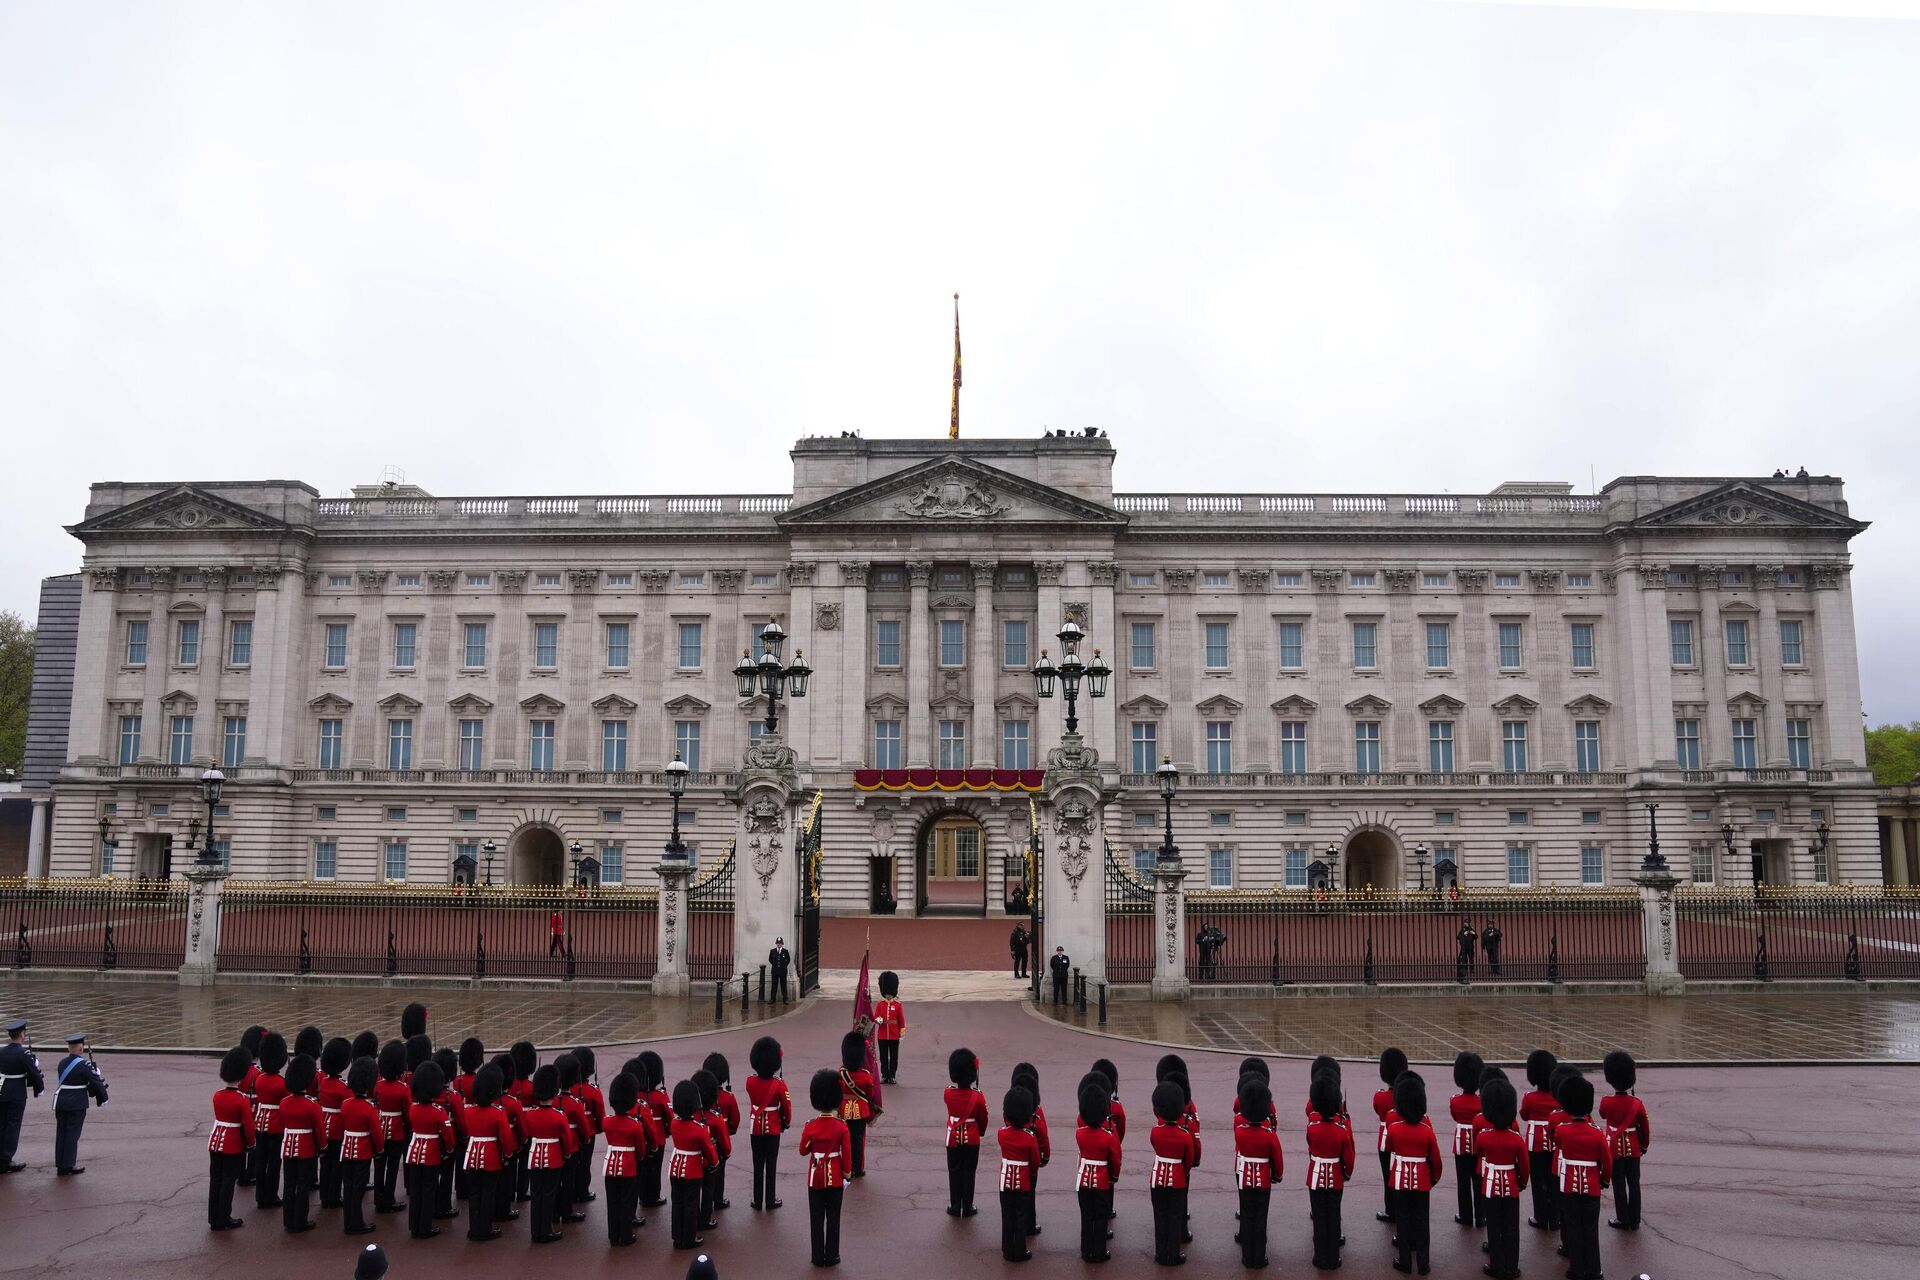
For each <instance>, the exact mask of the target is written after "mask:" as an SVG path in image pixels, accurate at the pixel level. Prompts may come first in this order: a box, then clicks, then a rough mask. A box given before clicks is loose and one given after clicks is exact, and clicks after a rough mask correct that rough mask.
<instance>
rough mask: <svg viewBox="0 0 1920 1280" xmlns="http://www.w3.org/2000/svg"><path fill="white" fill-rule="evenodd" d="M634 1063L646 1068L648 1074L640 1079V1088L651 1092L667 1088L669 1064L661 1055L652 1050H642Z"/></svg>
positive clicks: (635, 1057)
mask: <svg viewBox="0 0 1920 1280" xmlns="http://www.w3.org/2000/svg"><path fill="white" fill-rule="evenodd" d="M634 1061H636V1062H638V1063H639V1064H640V1065H641V1066H642V1067H645V1068H646V1074H645V1075H643V1076H642V1077H641V1078H640V1087H641V1088H642V1089H646V1090H648V1091H649V1092H651V1091H652V1090H654V1089H664V1088H666V1087H667V1064H666V1063H665V1062H664V1061H662V1060H661V1058H660V1055H659V1054H657V1053H655V1052H654V1051H653V1050H651V1049H642V1050H641V1051H640V1052H639V1053H638V1054H636V1055H635V1056H634Z"/></svg>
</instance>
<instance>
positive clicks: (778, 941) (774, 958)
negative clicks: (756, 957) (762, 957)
mask: <svg viewBox="0 0 1920 1280" xmlns="http://www.w3.org/2000/svg"><path fill="white" fill-rule="evenodd" d="M792 965H793V952H791V951H789V950H787V940H786V939H785V938H775V939H774V940H773V950H771V951H769V952H767V967H768V968H769V969H771V970H773V998H774V999H775V1000H778V1001H779V1002H780V1003H781V1004H787V1003H789V1002H790V1001H791V1000H792V999H793V997H791V996H789V995H788V994H787V970H788V969H789V968H791V967H792Z"/></svg>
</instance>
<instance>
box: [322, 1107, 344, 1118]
mask: <svg viewBox="0 0 1920 1280" xmlns="http://www.w3.org/2000/svg"><path fill="white" fill-rule="evenodd" d="M320 1114H321V1115H323V1116H337V1115H339V1114H340V1108H338V1107H322V1108H320Z"/></svg>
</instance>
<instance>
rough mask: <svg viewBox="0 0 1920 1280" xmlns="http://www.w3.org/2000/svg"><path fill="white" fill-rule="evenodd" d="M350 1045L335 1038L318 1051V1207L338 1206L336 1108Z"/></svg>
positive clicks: (344, 1095) (341, 1102)
mask: <svg viewBox="0 0 1920 1280" xmlns="http://www.w3.org/2000/svg"><path fill="white" fill-rule="evenodd" d="M351 1065H353V1046H352V1045H351V1044H349V1043H348V1042H347V1040H346V1038H345V1037H344V1036H335V1037H334V1038H333V1039H331V1040H329V1041H327V1043H326V1045H325V1047H324V1048H322V1049H321V1050H320V1079H319V1082H318V1083H317V1084H316V1085H315V1088H314V1096H315V1098H316V1099H317V1100H318V1101H319V1103H320V1207H321V1208H322V1209H338V1208H339V1207H340V1108H341V1107H342V1106H343V1105H344V1104H345V1103H346V1100H347V1080H346V1075H347V1068H348V1067H349V1066H351Z"/></svg>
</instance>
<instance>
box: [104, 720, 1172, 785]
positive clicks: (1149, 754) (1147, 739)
mask: <svg viewBox="0 0 1920 1280" xmlns="http://www.w3.org/2000/svg"><path fill="white" fill-rule="evenodd" d="M137 718H138V717H136V719H137ZM1129 739H1130V745H1131V747H1132V749H1133V772H1135V773H1152V772H1153V771H1154V770H1155V769H1158V768H1159V767H1160V742H1159V739H1160V726H1159V724H1158V723H1157V722H1155V721H1152V720H1135V721H1134V722H1133V724H1132V727H1131V730H1130V732H1129Z"/></svg>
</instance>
